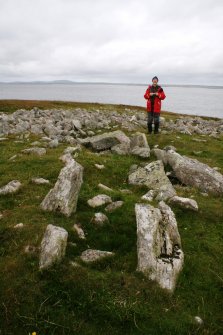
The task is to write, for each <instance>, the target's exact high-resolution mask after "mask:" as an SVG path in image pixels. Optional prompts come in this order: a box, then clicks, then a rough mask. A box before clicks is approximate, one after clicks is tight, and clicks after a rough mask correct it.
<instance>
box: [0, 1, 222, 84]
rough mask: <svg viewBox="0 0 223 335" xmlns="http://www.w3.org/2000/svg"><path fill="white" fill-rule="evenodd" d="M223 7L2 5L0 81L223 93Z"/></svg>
mask: <svg viewBox="0 0 223 335" xmlns="http://www.w3.org/2000/svg"><path fill="white" fill-rule="evenodd" d="M222 28H223V1H222V0H187V1H179V0H158V1H154V0H153V1H151V0H0V81H15V80H19V81H31V80H61V79H67V80H74V81H91V82H97V81H103V82H123V83H124V82H129V83H147V82H150V81H151V78H152V77H153V76H154V75H157V76H158V77H159V78H160V83H162V84H180V83H181V84H189V83H191V84H216V85H223V29H222Z"/></svg>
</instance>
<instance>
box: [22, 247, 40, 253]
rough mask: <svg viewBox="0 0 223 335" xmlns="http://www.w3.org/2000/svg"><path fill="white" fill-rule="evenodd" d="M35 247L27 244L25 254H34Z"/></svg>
mask: <svg viewBox="0 0 223 335" xmlns="http://www.w3.org/2000/svg"><path fill="white" fill-rule="evenodd" d="M36 250H37V248H36V247H34V246H33V245H27V246H26V247H25V249H24V252H25V253H26V254H34V253H35V252H36Z"/></svg>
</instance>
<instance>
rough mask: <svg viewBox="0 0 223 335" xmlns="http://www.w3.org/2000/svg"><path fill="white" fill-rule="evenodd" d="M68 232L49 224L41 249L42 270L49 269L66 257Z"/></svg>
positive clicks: (40, 266)
mask: <svg viewBox="0 0 223 335" xmlns="http://www.w3.org/2000/svg"><path fill="white" fill-rule="evenodd" d="M67 238H68V232H67V231H66V230H65V229H64V228H62V227H57V226H53V225H52V224H49V225H48V226H47V228H46V231H45V234H44V237H43V239H42V242H41V247H40V262H39V268H40V270H43V269H47V268H49V267H50V266H51V265H53V264H54V263H55V262H60V261H61V260H62V258H63V257H64V256H65V253H66V247H67Z"/></svg>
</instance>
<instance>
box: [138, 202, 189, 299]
mask: <svg viewBox="0 0 223 335" xmlns="http://www.w3.org/2000/svg"><path fill="white" fill-rule="evenodd" d="M135 213H136V221H137V254H138V267H137V270H138V271H140V272H143V273H144V274H145V275H146V276H147V277H148V278H149V279H151V280H154V281H156V282H157V283H158V284H159V285H160V286H161V287H162V288H164V289H167V290H168V291H170V292H173V290H174V288H175V285H176V281H177V277H178V275H179V273H180V271H181V270H182V267H183V261H184V254H183V251H182V250H181V239H180V235H179V232H178V228H177V222H176V219H175V216H174V213H173V212H172V210H171V208H170V207H169V206H167V205H166V204H165V203H164V202H163V201H161V202H160V203H159V208H155V207H153V206H151V205H147V204H136V205H135Z"/></svg>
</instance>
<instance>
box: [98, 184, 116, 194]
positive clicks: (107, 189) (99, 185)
mask: <svg viewBox="0 0 223 335" xmlns="http://www.w3.org/2000/svg"><path fill="white" fill-rule="evenodd" d="M98 187H99V188H101V189H102V190H104V191H108V192H113V191H114V190H113V189H112V188H110V187H108V186H106V185H104V184H98Z"/></svg>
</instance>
